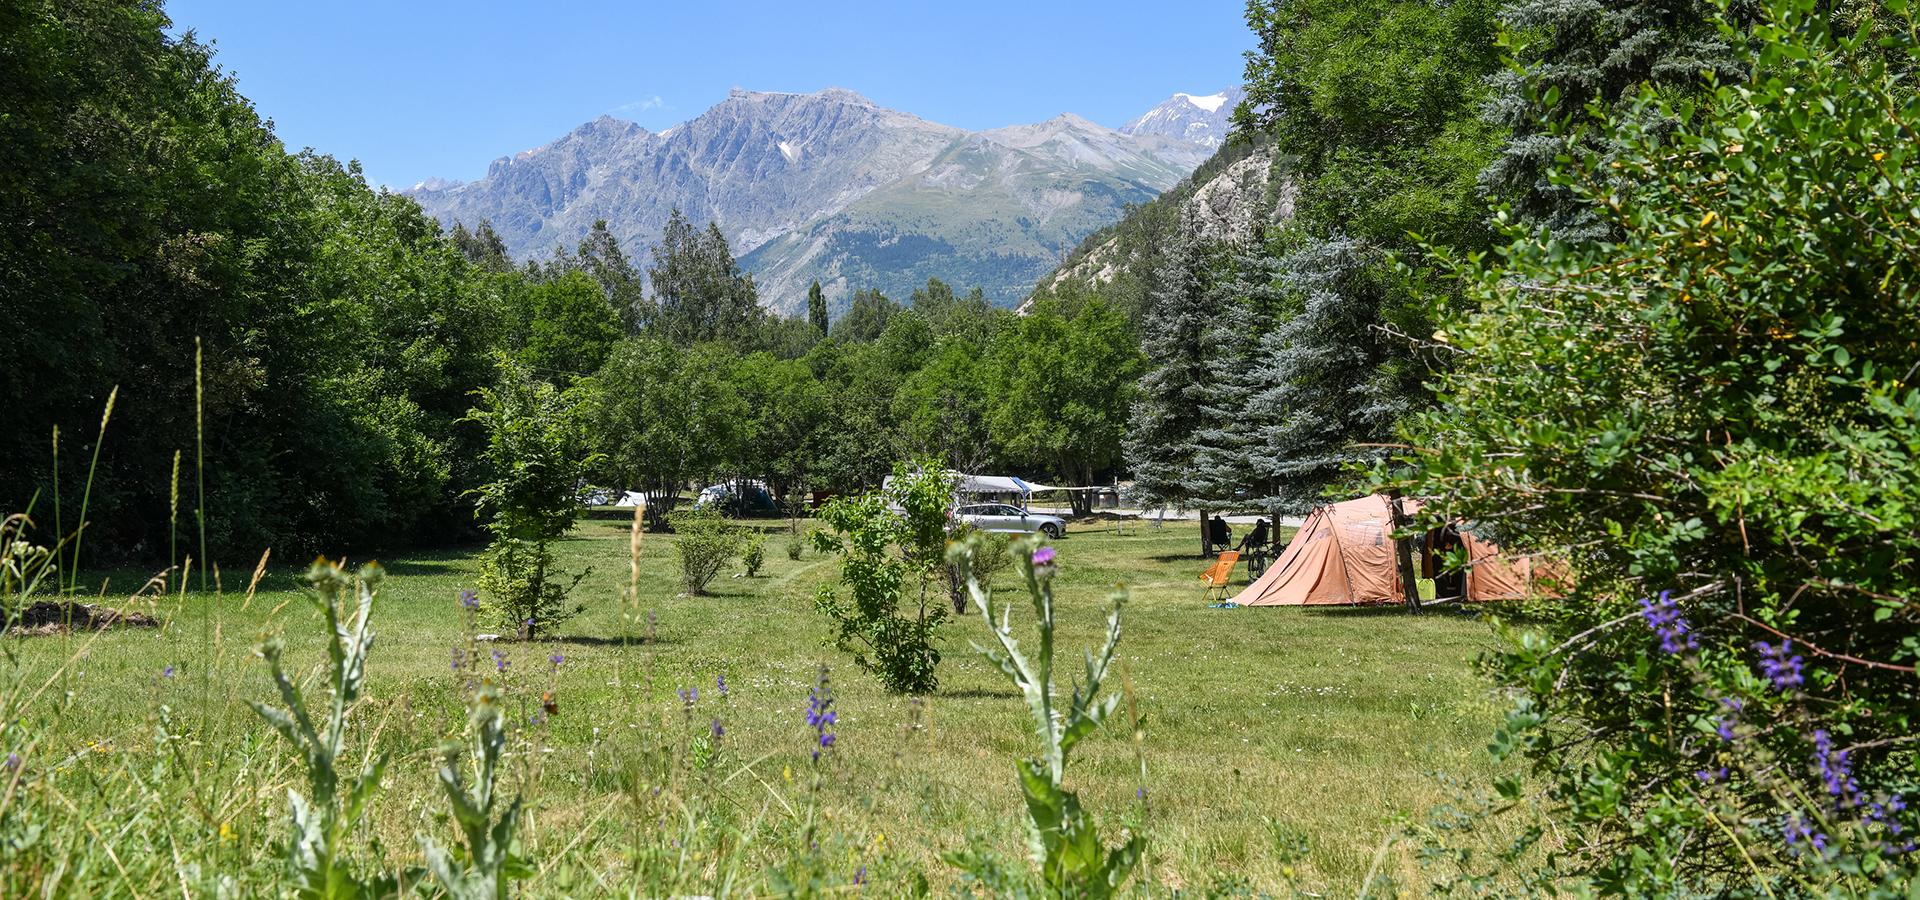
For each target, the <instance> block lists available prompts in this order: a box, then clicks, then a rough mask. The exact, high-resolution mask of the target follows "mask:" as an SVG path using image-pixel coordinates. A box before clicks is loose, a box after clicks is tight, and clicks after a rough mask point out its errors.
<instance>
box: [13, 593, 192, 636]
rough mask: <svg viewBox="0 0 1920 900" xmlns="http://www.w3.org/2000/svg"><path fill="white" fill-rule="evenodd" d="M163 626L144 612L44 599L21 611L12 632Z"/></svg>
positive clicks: (53, 631) (26, 632)
mask: <svg viewBox="0 0 1920 900" xmlns="http://www.w3.org/2000/svg"><path fill="white" fill-rule="evenodd" d="M159 624H160V623H159V622H157V621H155V620H154V618H153V617H152V616H149V615H146V614H144V613H137V612H128V611H126V610H120V609H109V608H107V607H104V606H94V605H92V604H87V603H73V602H55V601H51V600H41V601H39V602H37V603H34V604H33V605H31V606H28V607H27V608H26V609H24V610H21V611H20V617H19V618H18V619H16V620H15V621H14V623H13V627H12V628H11V629H9V630H10V631H11V632H12V633H14V634H60V633H62V632H65V631H67V630H68V629H69V628H71V629H72V630H74V631H104V630H106V629H108V628H153V627H155V626H158V625H159Z"/></svg>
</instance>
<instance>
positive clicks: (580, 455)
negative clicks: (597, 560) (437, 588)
mask: <svg viewBox="0 0 1920 900" xmlns="http://www.w3.org/2000/svg"><path fill="white" fill-rule="evenodd" d="M476 396H477V397H479V399H480V405H479V406H478V407H477V408H475V409H472V410H470V411H468V413H467V418H468V421H473V422H478V423H480V424H481V425H482V426H483V427H485V428H486V431H487V451H486V459H487V462H488V463H489V464H490V465H491V466H492V468H493V472H494V476H495V477H494V480H492V481H489V482H487V483H486V484H484V485H481V486H480V487H479V488H478V489H476V490H475V491H474V493H476V494H478V495H479V496H480V505H479V508H478V509H477V510H476V512H480V513H491V514H492V515H493V521H492V522H490V523H488V525H487V530H488V531H490V532H492V534H493V543H492V545H491V546H489V547H488V548H487V552H486V554H485V555H484V556H483V557H482V558H481V561H480V572H481V576H480V583H481V586H482V587H483V588H484V594H485V600H486V602H487V603H488V605H489V608H490V609H491V610H492V611H493V614H494V617H495V618H496V619H498V620H499V621H500V622H501V623H502V624H503V625H505V626H507V627H509V628H513V629H516V630H518V631H520V633H521V634H523V635H525V636H526V637H527V638H528V639H532V638H534V637H537V636H539V633H540V631H541V630H542V629H551V628H553V627H554V626H556V625H558V624H560V623H561V622H562V621H564V620H566V619H568V618H570V617H572V616H573V615H574V614H576V613H579V612H583V611H585V609H586V606H585V605H584V604H576V605H575V606H573V607H572V608H571V609H569V608H567V606H566V598H567V594H568V593H570V592H571V591H572V590H573V589H574V588H575V587H577V586H578V585H579V584H580V580H581V579H582V578H585V577H586V576H587V573H588V572H590V571H592V570H591V569H589V570H585V571H582V572H580V573H579V574H577V575H575V576H573V579H572V581H570V582H569V581H566V580H565V579H566V573H565V572H563V571H562V570H561V569H560V568H559V567H558V566H556V565H555V564H554V558H553V553H552V551H551V550H550V549H549V547H548V545H549V544H550V543H552V542H553V541H555V540H558V539H559V538H560V537H561V536H563V535H565V534H566V533H567V532H568V531H570V530H572V528H573V523H574V521H575V520H576V519H577V518H579V515H580V504H579V500H578V495H579V487H580V485H581V484H582V482H583V480H584V479H585V477H586V475H587V472H588V471H589V469H590V468H591V467H592V466H593V465H594V464H595V463H596V462H597V461H598V457H597V456H595V455H590V454H588V453H587V452H586V450H585V448H586V446H587V437H586V428H585V419H584V409H585V404H584V402H583V401H584V399H585V394H584V393H582V389H581V388H578V387H576V388H573V389H569V390H566V391H561V390H559V389H557V388H555V387H554V386H553V385H551V384H547V383H546V382H543V381H540V380H538V379H535V378H534V377H533V376H532V375H531V374H529V373H528V372H527V370H526V369H525V368H523V367H521V366H520V365H518V364H516V363H513V362H511V361H509V360H506V359H504V358H502V359H501V360H500V363H499V380H498V383H497V384H496V385H495V386H494V387H492V388H485V389H482V390H480V391H477V392H476Z"/></svg>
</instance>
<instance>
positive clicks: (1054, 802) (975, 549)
mask: <svg viewBox="0 0 1920 900" xmlns="http://www.w3.org/2000/svg"><path fill="white" fill-rule="evenodd" d="M979 552H980V544H979V539H978V538H977V537H976V538H974V539H971V540H968V541H966V542H964V543H957V544H955V545H954V546H953V547H952V548H951V549H949V551H948V558H949V561H951V562H952V563H953V564H954V565H955V566H957V567H958V568H959V570H960V577H961V578H963V579H964V580H965V581H966V584H967V592H968V594H969V595H971V597H972V598H973V603H974V605H975V606H977V607H979V609H980V613H981V617H982V618H983V619H985V620H986V623H987V628H988V630H989V631H990V632H992V634H993V637H994V640H995V641H996V642H997V643H998V644H999V646H998V648H997V649H996V648H987V647H982V646H980V645H979V644H977V643H976V644H975V645H974V649H975V650H977V651H978V652H979V653H980V654H981V655H983V656H985V657H986V658H987V659H988V660H989V661H991V662H992V663H993V664H994V665H995V666H997V667H999V669H1000V671H1001V672H1004V673H1006V676H1007V678H1008V679H1010V680H1011V681H1012V682H1013V684H1014V686H1015V687H1017V688H1019V689H1020V693H1021V695H1022V696H1024V697H1025V698H1026V701H1027V708H1028V710H1029V711H1030V712H1031V713H1032V714H1033V725H1034V732H1035V733H1036V734H1037V735H1038V736H1039V738H1040V748H1041V756H1040V758H1038V759H1024V760H1021V761H1019V763H1018V764H1017V767H1018V769H1019V773H1020V792H1021V794H1022V795H1023V796H1024V797H1025V798H1026V801H1027V828H1028V849H1029V851H1030V853H1031V855H1032V858H1033V861H1034V863H1035V864H1037V865H1038V866H1039V867H1040V872H1039V881H1040V886H1041V888H1042V894H1043V895H1044V896H1048V897H1076V898H1078V897H1089V898H1100V897H1111V896H1113V895H1114V894H1115V893H1117V892H1118V891H1119V889H1120V886H1121V885H1122V884H1124V883H1125V882H1126V880H1127V877H1128V875H1130V874H1131V873H1132V871H1133V867H1134V866H1135V865H1137V864H1138V863H1139V862H1140V859H1141V857H1142V856H1143V855H1144V853H1145V851H1146V844H1147V839H1146V835H1145V834H1143V833H1141V832H1139V831H1138V830H1136V831H1135V832H1134V833H1133V834H1131V835H1130V836H1128V838H1127V840H1126V842H1125V843H1124V844H1121V845H1120V846H1118V847H1112V848H1109V847H1107V846H1106V845H1105V844H1104V843H1102V842H1101V840H1100V834H1099V829H1098V826H1097V825H1096V823H1095V822H1094V820H1093V817H1092V816H1090V815H1089V814H1088V813H1087V812H1086V810H1084V809H1082V808H1081V806H1080V799H1079V797H1078V796H1077V795H1076V794H1075V793H1074V792H1073V791H1070V790H1067V789H1066V788H1065V786H1064V782H1065V778H1066V771H1067V760H1068V758H1069V756H1070V754H1071V753H1072V752H1073V748H1074V747H1075V746H1076V745H1078V744H1079V743H1080V741H1081V740H1082V739H1084V738H1085V737H1086V736H1087V735H1089V734H1092V733H1093V732H1094V730H1095V729H1097V728H1099V727H1100V725H1101V723H1103V722H1105V721H1106V720H1107V718H1108V717H1110V716H1112V715H1113V713H1114V711H1115V710H1116V709H1118V708H1119V705H1120V696H1119V695H1118V694H1113V693H1108V694H1106V695H1104V696H1102V695H1101V693H1100V688H1101V684H1102V682H1104V681H1105V680H1106V677H1107V670H1108V668H1109V667H1110V666H1111V665H1112V664H1113V656H1114V651H1115V650H1116V649H1117V648H1118V647H1119V645H1120V609H1121V607H1122V606H1124V605H1125V603H1126V592H1125V591H1124V590H1116V591H1114V593H1113V594H1112V598H1111V599H1112V601H1113V609H1112V611H1111V612H1109V613H1108V615H1107V640H1106V643H1105V644H1104V645H1103V646H1102V647H1101V648H1100V652H1099V653H1097V654H1095V653H1088V654H1086V656H1085V660H1086V670H1085V672H1084V675H1083V681H1082V683H1081V684H1080V685H1079V686H1076V687H1075V688H1074V690H1073V693H1072V695H1071V696H1070V697H1069V698H1068V701H1067V707H1066V709H1065V710H1064V711H1063V710H1061V709H1059V708H1058V706H1057V703H1056V698H1055V696H1054V687H1053V628H1054V622H1053V576H1054V573H1055V571H1056V565H1055V562H1054V558H1055V557H1054V549H1053V548H1052V547H1049V546H1045V545H1044V544H1041V543H1039V542H1037V541H1033V540H1024V541H1021V542H1020V543H1019V544H1017V545H1015V547H1014V556H1015V561H1016V562H1017V564H1018V567H1019V571H1020V574H1021V575H1022V576H1023V577H1024V578H1025V579H1026V583H1027V592H1028V594H1029V595H1030V596H1031V597H1032V599H1033V613H1034V620H1035V624H1036V626H1037V627H1038V630H1039V638H1040V646H1039V651H1038V652H1037V653H1036V654H1035V655H1034V656H1033V657H1032V658H1029V657H1028V656H1027V655H1026V654H1025V653H1024V652H1022V651H1021V649H1020V642H1019V641H1018V640H1016V639H1015V638H1014V636H1013V605H1012V604H1011V603H1009V604H1008V605H1007V606H1006V607H1004V608H1003V609H1001V610H1000V611H999V616H998V619H997V620H996V618H995V610H994V608H993V600H992V598H991V597H990V596H989V595H988V592H987V590H986V588H985V587H984V586H982V585H981V583H980V579H979V578H978V576H977V575H976V573H975V572H974V560H975V556H976V554H978V553H979ZM950 861H952V862H954V863H955V864H956V865H959V866H961V867H962V868H965V869H967V870H969V872H970V873H972V874H973V875H974V876H975V877H976V878H978V879H979V880H980V881H981V882H982V883H983V884H986V885H991V886H994V888H995V890H997V891H1004V890H1006V889H1008V888H1010V887H1011V885H1010V884H1009V883H1008V880H1007V876H1006V873H1004V872H1002V871H1000V869H999V867H998V866H997V865H996V864H994V863H993V862H991V861H990V860H987V859H985V858H984V857H983V856H981V855H979V854H977V853H962V854H956V855H955V856H953V857H950Z"/></svg>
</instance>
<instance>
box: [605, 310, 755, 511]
mask: <svg viewBox="0 0 1920 900" xmlns="http://www.w3.org/2000/svg"><path fill="white" fill-rule="evenodd" d="M736 357H737V354H736V353H734V352H733V351H732V350H731V349H729V348H728V347H726V346H724V345H720V344H701V345H699V346H696V347H692V348H688V349H681V348H676V347H675V346H674V345H672V344H670V343H667V342H666V341H664V340H659V339H654V338H647V337H640V338H633V339H629V340H626V341H622V342H621V343H620V345H619V346H617V347H615V348H614V350H613V353H612V355H611V356H610V357H609V358H608V359H607V364H606V366H605V367H604V368H602V369H601V371H600V375H599V377H598V378H597V379H596V381H597V383H598V402H597V403H596V405H595V408H594V411H593V418H594V425H593V435H594V438H595V443H596V445H597V447H598V449H599V451H600V453H601V457H602V466H601V469H600V471H601V477H602V478H603V479H605V480H606V481H608V482H612V483H615V484H619V485H622V486H632V487H637V488H639V489H641V490H643V491H645V492H646V493H647V495H648V498H649V503H648V504H647V514H648V516H649V517H650V521H653V522H655V523H656V524H658V521H659V519H658V517H660V516H664V515H666V514H667V513H668V512H670V511H671V510H672V503H673V501H674V499H675V497H676V495H677V493H678V491H679V489H680V486H681V485H683V484H685V483H686V482H688V481H690V480H693V479H697V478H703V477H706V476H710V475H713V474H715V472H717V471H718V470H719V469H720V468H721V467H722V466H723V465H724V464H725V463H726V462H728V461H729V459H730V457H731V456H732V455H733V454H734V452H735V448H737V447H738V446H739V441H740V434H739V427H740V423H741V421H742V420H744V419H745V418H746V413H747V410H746V408H745V407H744V405H743V404H742V402H741V398H740V392H739V389H738V386H737V385H736V384H735V382H734V380H733V379H732V378H731V377H730V375H731V374H732V371H733V363H734V361H735V359H736Z"/></svg>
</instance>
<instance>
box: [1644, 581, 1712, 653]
mask: <svg viewBox="0 0 1920 900" xmlns="http://www.w3.org/2000/svg"><path fill="white" fill-rule="evenodd" d="M1640 618H1642V619H1645V620H1647V627H1648V628H1651V629H1653V633H1654V634H1656V635H1659V636H1660V650H1661V652H1663V653H1680V652H1682V651H1685V650H1693V649H1696V648H1698V647H1699V646H1700V643H1699V641H1697V640H1695V639H1694V636H1693V626H1691V625H1688V624H1687V619H1686V617H1685V616H1682V615H1681V614H1680V604H1679V602H1678V601H1676V600H1674V599H1673V592H1672V591H1661V592H1660V596H1659V598H1658V599H1655V600H1645V599H1643V600H1641V601H1640Z"/></svg>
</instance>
